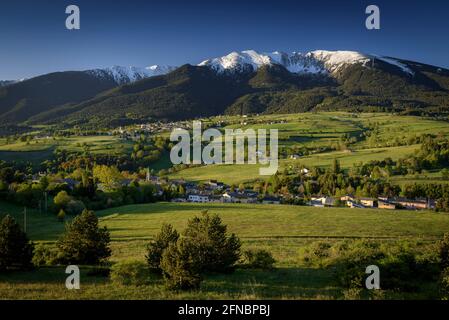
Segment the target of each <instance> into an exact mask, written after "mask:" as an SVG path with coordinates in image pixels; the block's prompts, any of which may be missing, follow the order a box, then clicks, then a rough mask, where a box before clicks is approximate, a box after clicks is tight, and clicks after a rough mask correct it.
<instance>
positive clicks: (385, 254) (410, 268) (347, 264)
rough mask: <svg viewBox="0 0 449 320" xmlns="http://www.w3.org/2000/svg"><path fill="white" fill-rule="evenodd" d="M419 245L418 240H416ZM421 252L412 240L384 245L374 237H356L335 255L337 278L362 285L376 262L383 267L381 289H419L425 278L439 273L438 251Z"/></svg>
mask: <svg viewBox="0 0 449 320" xmlns="http://www.w3.org/2000/svg"><path fill="white" fill-rule="evenodd" d="M415 245H416V244H415ZM421 251H424V254H422V252H421V253H419V252H418V251H417V250H416V246H415V247H414V246H413V245H412V244H410V243H399V244H396V245H394V246H391V245H389V246H388V247H387V246H381V245H380V244H378V243H375V242H372V241H354V242H353V243H352V244H350V245H349V246H348V247H347V250H346V251H344V252H341V255H340V256H339V257H338V258H337V259H335V262H334V267H335V270H336V273H337V278H338V279H339V281H340V283H341V284H342V285H343V286H345V287H347V288H348V287H355V286H358V287H359V288H363V287H364V286H365V283H364V282H365V279H366V277H367V275H366V274H365V270H366V267H367V266H369V265H376V266H378V267H379V269H380V271H381V275H380V276H381V283H380V286H381V288H382V289H399V290H403V291H414V290H417V289H418V288H419V286H420V284H422V282H423V281H426V280H433V279H434V278H435V277H436V276H437V275H438V274H439V271H438V270H439V269H438V263H437V259H435V254H428V252H426V251H425V249H423V248H421Z"/></svg>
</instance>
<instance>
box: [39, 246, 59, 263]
mask: <svg viewBox="0 0 449 320" xmlns="http://www.w3.org/2000/svg"><path fill="white" fill-rule="evenodd" d="M57 261H58V252H57V251H56V250H55V249H52V248H50V247H49V246H48V245H45V244H38V245H37V246H36V248H35V249H34V256H33V264H34V265H35V266H37V267H43V266H53V265H56V264H57Z"/></svg>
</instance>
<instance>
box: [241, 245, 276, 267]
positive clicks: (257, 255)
mask: <svg viewBox="0 0 449 320" xmlns="http://www.w3.org/2000/svg"><path fill="white" fill-rule="evenodd" d="M243 263H244V267H246V268H250V269H262V270H271V269H273V268H274V266H273V265H274V264H275V263H276V260H275V259H274V258H273V256H272V255H271V253H270V252H268V251H266V250H260V249H259V250H248V251H245V252H243Z"/></svg>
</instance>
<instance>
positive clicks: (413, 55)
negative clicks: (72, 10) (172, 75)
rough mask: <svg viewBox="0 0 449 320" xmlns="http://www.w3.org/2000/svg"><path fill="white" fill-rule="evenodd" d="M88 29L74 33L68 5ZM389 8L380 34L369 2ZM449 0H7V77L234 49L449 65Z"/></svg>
mask: <svg viewBox="0 0 449 320" xmlns="http://www.w3.org/2000/svg"><path fill="white" fill-rule="evenodd" d="M69 4H77V5H78V6H79V7H80V9H81V30H80V31H69V30H66V29H65V19H66V16H67V15H66V14H65V8H66V6H67V5H69ZM369 4H377V5H378V6H379V7H380V9H381V27H382V29H381V30H380V31H368V30H366V29H365V18H366V15H365V8H366V6H367V5H369ZM448 35H449V1H442V0H426V1H414V0H394V1H393V0H389V1H384V0H371V1H365V0H341V1H326V0H320V1H312V0H307V1H302V0H295V1H283V0H271V1H270V2H268V1H262V0H252V1H249V0H240V1H236V0H224V1H208V2H207V1H199V0H193V1H192V0H184V1H170V0H168V1H160V2H158V1H133V0H126V1H124V0H110V1H95V0H71V1H65V0H45V1H44V0H32V1H31V0H29V1H21V0H14V1H1V4H0V79H19V78H23V77H32V76H35V75H39V74H44V73H48V72H52V71H61V70H83V69H89V68H96V67H108V66H112V65H124V66H128V65H133V66H141V67H144V66H148V65H152V64H163V65H164V64H169V65H181V64H184V63H192V64H197V63H199V62H201V61H202V60H204V59H206V58H210V57H216V56H221V55H224V54H227V53H229V52H231V51H234V50H245V49H255V50H258V51H274V50H279V51H287V52H290V51H302V52H304V51H309V50H314V49H328V50H334V49H342V50H343V49H344V50H358V51H362V52H365V53H376V54H381V55H389V56H394V57H399V58H405V59H410V60H416V61H420V62H424V63H429V64H435V65H439V66H443V67H449V36H448Z"/></svg>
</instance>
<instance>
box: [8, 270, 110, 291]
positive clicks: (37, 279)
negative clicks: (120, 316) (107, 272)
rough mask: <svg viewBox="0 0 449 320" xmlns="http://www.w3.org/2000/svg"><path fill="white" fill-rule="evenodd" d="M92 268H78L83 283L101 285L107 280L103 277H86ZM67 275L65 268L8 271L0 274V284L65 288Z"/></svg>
mask: <svg viewBox="0 0 449 320" xmlns="http://www.w3.org/2000/svg"><path fill="white" fill-rule="evenodd" d="M91 269H92V267H82V266H81V267H80V271H81V276H80V278H81V279H83V282H84V283H103V282H105V281H107V280H108V279H107V278H105V277H98V276H95V277H94V276H88V275H87V273H88V271H89V270H91ZM68 276H69V275H68V274H66V273H65V267H59V266H58V267H43V268H37V269H35V270H31V271H8V272H5V273H0V283H9V284H12V285H14V284H45V283H48V284H61V286H62V287H65V281H66V279H67V277H68Z"/></svg>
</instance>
